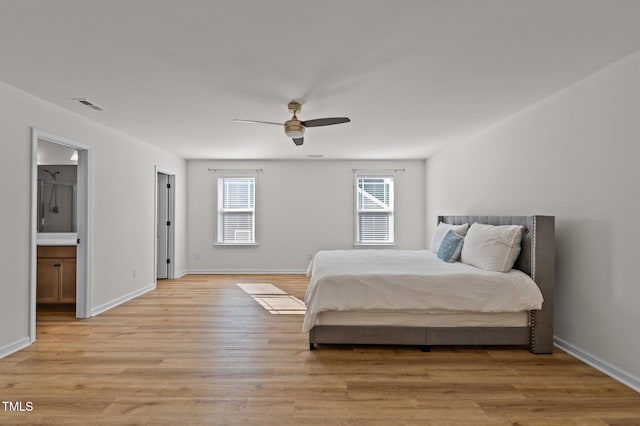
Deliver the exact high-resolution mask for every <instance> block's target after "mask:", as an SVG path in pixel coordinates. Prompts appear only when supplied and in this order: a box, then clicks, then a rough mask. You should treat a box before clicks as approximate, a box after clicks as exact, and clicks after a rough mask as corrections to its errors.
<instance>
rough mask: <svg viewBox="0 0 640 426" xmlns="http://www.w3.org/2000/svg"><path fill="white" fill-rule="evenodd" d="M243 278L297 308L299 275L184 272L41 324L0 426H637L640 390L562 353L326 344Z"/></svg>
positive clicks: (4, 371)
mask: <svg viewBox="0 0 640 426" xmlns="http://www.w3.org/2000/svg"><path fill="white" fill-rule="evenodd" d="M237 282H270V283H273V284H275V285H276V286H278V287H280V288H282V289H283V290H285V291H287V292H288V293H290V294H292V295H294V296H297V297H299V298H302V297H303V296H304V291H305V288H306V282H307V280H306V277H304V276H299V275H293V276H292V275H271V276H265V275H263V276H255V275H254V276H232V275H224V276H188V277H185V278H183V279H180V280H176V281H162V282H160V283H159V285H158V289H157V290H156V291H154V292H151V293H149V294H147V295H144V296H142V297H139V298H137V299H135V300H133V301H131V302H128V303H126V304H124V305H121V306H119V307H116V308H114V309H112V310H111V311H108V312H106V313H104V314H102V315H99V316H98V317H95V318H91V319H87V320H76V319H74V318H73V316H72V315H70V314H68V313H64V312H47V313H41V314H39V318H38V339H37V342H36V343H35V344H34V345H32V346H31V347H29V348H27V349H25V350H23V351H21V352H19V353H16V354H14V355H11V356H9V357H7V358H5V359H2V360H0V399H1V400H2V401H22V402H26V401H31V402H32V403H33V411H31V412H5V411H4V410H3V407H2V405H0V424H3V425H4V424H11V425H14V424H16V425H17V424H43V425H55V424H74V425H99V424H114V425H115V424H117V425H126V424H148V425H162V424H172V425H187V424H202V425H251V424H270V425H285V424H286V425H306V424H311V425H335V424H342V425H385V426H386V425H394V424H399V425H411V424H417V425H465V426H469V425H563V426H564V425H605V424H608V425H640V394H638V393H636V392H635V391H633V390H631V389H629V388H627V387H625V386H623V385H622V384H619V383H617V382H616V381H614V380H612V379H610V378H608V377H606V376H605V375H603V374H601V373H599V372H598V371H596V370H594V369H592V368H591V367H589V366H587V365H585V364H583V363H581V362H580V361H577V360H575V359H573V358H572V357H570V356H569V355H567V354H565V353H563V352H561V351H560V350H556V353H555V354H554V355H551V356H547V355H533V354H531V353H529V352H528V351H527V350H526V349H518V348H471V347H468V348H444V347H443V348H434V349H433V350H432V352H430V353H423V352H420V351H419V350H418V349H416V348H412V347H409V348H404V347H383V348H380V347H355V348H354V347H346V346H342V347H333V346H322V347H321V348H320V349H318V350H316V351H313V352H311V351H309V350H308V344H307V336H306V334H304V333H302V332H301V331H300V330H301V324H302V316H299V315H271V314H269V313H268V312H266V311H265V309H264V308H262V307H261V306H260V305H258V304H257V303H256V302H255V301H254V300H252V299H251V297H250V296H249V295H247V294H246V293H245V292H243V291H242V290H241V289H240V288H238V287H237V286H236V285H235V283H237Z"/></svg>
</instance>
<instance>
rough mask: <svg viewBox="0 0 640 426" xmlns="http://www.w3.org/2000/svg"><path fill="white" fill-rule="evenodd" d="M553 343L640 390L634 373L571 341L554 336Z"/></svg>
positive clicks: (639, 381) (639, 383)
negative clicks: (584, 349)
mask: <svg viewBox="0 0 640 426" xmlns="http://www.w3.org/2000/svg"><path fill="white" fill-rule="evenodd" d="M553 343H555V345H556V346H557V347H559V348H560V349H562V350H563V351H565V352H567V353H568V354H569V355H571V356H573V357H575V358H578V359H579V360H580V361H582V362H585V363H587V364H589V365H590V366H592V367H593V368H595V369H596V370H599V371H601V372H603V373H604V374H606V375H607V376H609V377H611V378H613V379H615V380H617V381H619V382H620V383H622V384H624V385H627V386H629V387H630V388H631V389H633V390H635V391H636V392H640V379H639V378H637V377H635V376H634V375H632V374H629V373H627V372H626V371H623V370H621V369H619V368H618V367H616V366H615V365H611V364H609V363H608V362H606V361H603V360H601V359H600V358H598V357H597V356H595V355H592V354H590V353H589V352H587V351H583V350H582V349H580V348H579V347H577V346H575V345H572V344H571V343H569V342H567V341H565V340H562V339H560V338H559V337H554V338H553Z"/></svg>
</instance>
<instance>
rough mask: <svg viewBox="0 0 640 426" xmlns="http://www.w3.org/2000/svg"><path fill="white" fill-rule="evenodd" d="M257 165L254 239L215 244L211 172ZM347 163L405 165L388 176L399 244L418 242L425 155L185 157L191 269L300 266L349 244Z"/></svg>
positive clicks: (350, 203)
mask: <svg viewBox="0 0 640 426" xmlns="http://www.w3.org/2000/svg"><path fill="white" fill-rule="evenodd" d="M258 168H261V169H263V170H262V172H260V173H259V174H258V181H257V193H256V203H257V205H256V217H257V222H256V239H257V241H258V244H259V245H258V246H257V247H221V246H214V241H215V232H214V230H215V212H216V200H215V199H214V186H215V175H214V173H212V172H210V171H209V170H208V169H258ZM353 168H365V169H380V168H384V169H389V168H393V169H395V168H400V169H401V168H404V169H406V170H405V171H404V172H398V173H397V175H396V179H395V191H396V192H395V194H396V200H395V201H396V205H395V220H396V241H397V243H398V244H397V247H398V248H424V247H425V239H424V235H425V228H424V161H332V160H317V161H316V160H309V161H189V162H188V166H187V169H188V187H189V189H188V208H187V210H188V238H187V240H188V262H187V263H188V268H189V270H190V271H191V272H283V273H286V272H301V271H304V270H306V267H307V264H308V262H309V259H310V257H311V255H312V254H313V253H315V252H316V251H318V250H320V249H341V248H353V239H354V236H353V235H354V234H353V232H354V207H353V203H354V195H353V193H354V189H353V170H352V169H353Z"/></svg>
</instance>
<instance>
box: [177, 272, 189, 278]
mask: <svg viewBox="0 0 640 426" xmlns="http://www.w3.org/2000/svg"><path fill="white" fill-rule="evenodd" d="M188 274H189V271H182V272H180V273H178V274H176V277H175V278H174V279H176V280H179V279H180V278H182V277H184V276H185V275H188Z"/></svg>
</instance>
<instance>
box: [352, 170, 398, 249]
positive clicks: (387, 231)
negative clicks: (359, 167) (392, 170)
mask: <svg viewBox="0 0 640 426" xmlns="http://www.w3.org/2000/svg"><path fill="white" fill-rule="evenodd" d="M355 186H356V244H393V243H394V235H393V204H394V203H393V176H358V175H356V185H355Z"/></svg>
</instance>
